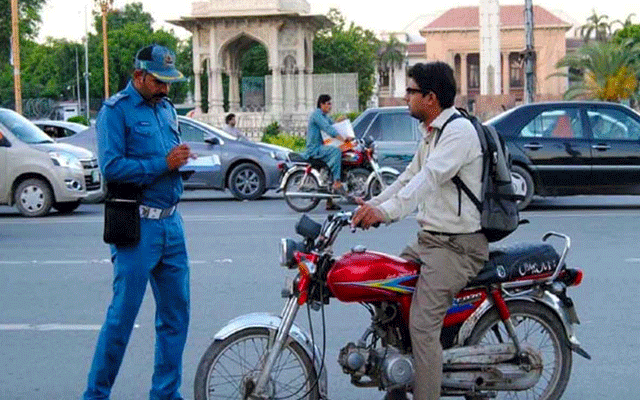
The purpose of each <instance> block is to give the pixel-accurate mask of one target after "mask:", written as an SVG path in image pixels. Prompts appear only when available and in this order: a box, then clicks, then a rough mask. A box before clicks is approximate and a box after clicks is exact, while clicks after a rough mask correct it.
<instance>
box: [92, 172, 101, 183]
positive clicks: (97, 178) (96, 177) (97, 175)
mask: <svg viewBox="0 0 640 400" xmlns="http://www.w3.org/2000/svg"><path fill="white" fill-rule="evenodd" d="M91 180H92V181H93V183H98V182H100V171H98V170H97V169H96V170H94V171H93V172H91Z"/></svg>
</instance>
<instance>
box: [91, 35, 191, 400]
mask: <svg viewBox="0 0 640 400" xmlns="http://www.w3.org/2000/svg"><path fill="white" fill-rule="evenodd" d="M174 63H175V54H174V53H173V52H172V51H170V50H169V49H167V48H165V47H163V46H159V45H151V46H148V47H145V48H143V49H141V50H140V51H138V53H137V54H136V58H135V70H134V72H133V78H132V79H131V81H130V82H129V84H128V85H127V87H126V88H125V89H124V90H123V91H121V92H119V93H117V94H115V95H114V96H112V97H111V98H109V99H108V100H106V101H105V102H104V105H103V107H102V109H101V110H100V113H99V115H98V118H97V123H96V127H97V136H98V153H99V160H100V168H101V170H102V173H103V174H104V177H105V180H106V181H107V182H117V183H129V184H135V185H138V186H140V187H141V188H142V190H141V200H140V203H141V205H140V207H139V208H140V210H139V211H140V216H141V218H140V240H139V242H138V244H136V245H130V246H123V245H111V259H112V261H113V265H114V279H113V298H112V300H111V304H110V305H109V308H108V310H107V315H106V320H105V323H104V325H103V326H102V330H101V331H100V334H99V336H98V343H97V345H96V349H95V354H94V357H93V363H92V365H91V370H90V372H89V379H88V384H87V389H86V391H85V393H84V399H108V398H109V394H110V392H111V387H112V386H113V383H114V381H115V379H116V375H117V374H118V369H119V368H120V364H121V362H122V358H123V356H124V352H125V348H126V346H127V343H128V341H129V337H130V335H131V331H132V328H133V325H134V321H135V319H136V315H137V314H138V310H139V308H140V304H141V302H142V298H143V296H144V293H145V289H146V286H147V282H150V284H151V289H152V291H153V295H154V298H155V301H156V316H155V327H156V343H155V365H154V371H153V377H152V382H151V391H150V395H149V399H150V400H176V399H181V398H182V397H181V396H180V391H179V388H180V382H181V375H182V353H183V350H184V345H185V341H186V339H187V327H188V323H189V269H188V264H189V263H188V258H187V248H186V243H185V237H184V230H183V224H182V217H181V216H180V213H179V211H178V210H177V208H176V206H177V204H178V201H179V200H180V196H181V195H182V190H183V187H182V179H181V176H180V173H179V171H178V169H179V168H180V167H181V166H183V165H184V164H185V163H186V162H187V161H188V159H189V157H190V150H189V147H188V146H187V145H186V144H181V140H180V135H179V132H178V121H177V114H176V111H175V108H174V107H173V105H172V104H171V102H169V100H167V98H166V96H167V95H168V91H169V88H170V86H171V83H173V82H180V81H184V80H185V78H184V76H183V75H182V73H180V72H179V71H178V70H177V69H176V68H175V64H174ZM132 397H133V395H132Z"/></svg>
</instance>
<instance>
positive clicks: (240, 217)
mask: <svg viewBox="0 0 640 400" xmlns="http://www.w3.org/2000/svg"><path fill="white" fill-rule="evenodd" d="M319 216H321V217H322V218H324V215H319ZM182 219H184V220H185V221H187V222H233V221H255V222H261V221H297V220H299V219H300V215H291V214H286V215H285V214H280V215H277V214H276V215H246V214H235V215H206V214H203V215H190V216H184V215H183V216H182ZM78 223H92V224H93V223H104V217H81V216H78V217H49V218H47V219H37V220H34V219H11V220H0V225H18V224H20V225H34V224H38V225H40V224H78Z"/></svg>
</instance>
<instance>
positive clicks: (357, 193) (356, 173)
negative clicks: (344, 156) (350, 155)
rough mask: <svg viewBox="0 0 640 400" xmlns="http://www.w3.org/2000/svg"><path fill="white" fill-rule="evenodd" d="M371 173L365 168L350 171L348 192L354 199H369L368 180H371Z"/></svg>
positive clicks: (347, 179) (347, 181)
mask: <svg viewBox="0 0 640 400" xmlns="http://www.w3.org/2000/svg"><path fill="white" fill-rule="evenodd" d="M369 174H371V172H370V171H368V170H366V169H364V168H354V169H351V170H348V171H347V173H346V174H345V175H346V183H347V192H348V193H349V194H350V195H351V196H352V197H361V198H363V199H365V198H366V197H367V191H368V188H367V178H369Z"/></svg>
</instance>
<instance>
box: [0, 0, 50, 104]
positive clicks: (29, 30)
mask: <svg viewBox="0 0 640 400" xmlns="http://www.w3.org/2000/svg"><path fill="white" fill-rule="evenodd" d="M45 1H46V0H21V1H20V2H19V3H18V19H19V28H18V29H19V31H20V45H21V51H20V55H21V57H20V58H21V64H23V62H22V58H23V54H24V47H23V46H24V44H25V43H24V42H25V41H28V40H32V39H34V38H35V37H36V36H37V34H38V29H39V27H40V23H41V18H40V11H41V10H42V7H43V6H44V4H45ZM0 10H4V12H2V13H0V106H5V107H12V106H13V99H14V97H13V67H12V66H11V64H10V63H9V54H10V52H11V3H10V0H0Z"/></svg>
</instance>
